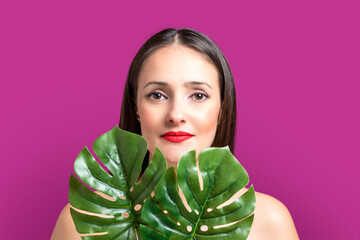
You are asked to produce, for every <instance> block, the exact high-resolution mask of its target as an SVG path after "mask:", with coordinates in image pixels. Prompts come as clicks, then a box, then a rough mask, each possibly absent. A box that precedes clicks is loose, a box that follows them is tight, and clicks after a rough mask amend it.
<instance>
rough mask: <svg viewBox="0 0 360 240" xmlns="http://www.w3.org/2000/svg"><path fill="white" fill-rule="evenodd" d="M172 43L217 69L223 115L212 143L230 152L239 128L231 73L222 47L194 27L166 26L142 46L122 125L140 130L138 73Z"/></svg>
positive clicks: (124, 103) (129, 84)
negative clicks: (150, 57) (227, 148)
mask: <svg viewBox="0 0 360 240" xmlns="http://www.w3.org/2000/svg"><path fill="white" fill-rule="evenodd" d="M172 44H180V45H182V46H185V47H189V48H191V49H193V50H195V51H197V52H199V53H200V54H201V55H202V56H203V57H204V58H205V59H207V60H208V61H210V62H211V63H212V64H213V65H214V66H215V68H216V69H217V71H218V75H219V84H220V93H221V110H220V113H221V115H220V119H219V122H218V128H217V130H216V134H215V138H214V141H213V143H212V145H211V146H212V147H224V146H229V148H230V150H231V152H233V150H234V139H235V128H236V96H235V86H234V80H233V76H232V73H231V70H230V68H229V64H228V62H227V61H226V59H225V56H224V54H223V53H222V52H221V50H220V49H219V47H218V46H217V45H216V44H215V43H214V42H213V41H212V40H211V39H210V38H209V37H207V36H205V35H204V34H202V33H200V32H198V31H195V30H192V29H187V28H181V29H179V30H177V29H173V28H168V29H164V30H162V31H160V32H158V33H157V34H155V35H153V36H152V37H150V38H149V39H148V40H147V41H146V42H145V44H144V45H143V46H142V47H141V48H140V50H139V51H138V53H137V54H136V56H135V58H134V60H133V61H132V63H131V65H130V69H129V73H128V76H127V79H126V84H125V89H124V95H123V100H122V105H121V113H120V122H119V127H120V128H122V129H124V130H126V131H130V132H133V133H137V134H141V128H140V122H139V121H138V119H137V115H136V109H137V107H136V95H137V87H138V77H139V73H140V71H141V69H142V66H143V64H144V62H145V61H146V59H147V58H148V57H149V56H150V55H151V54H152V53H154V52H155V51H156V50H158V49H160V48H162V47H165V46H169V45H172ZM146 159H147V158H146ZM144 162H145V161H144ZM146 164H147V163H146Z"/></svg>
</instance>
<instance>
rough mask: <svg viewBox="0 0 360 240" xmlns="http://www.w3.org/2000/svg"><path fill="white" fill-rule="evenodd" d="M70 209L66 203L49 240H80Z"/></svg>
mask: <svg viewBox="0 0 360 240" xmlns="http://www.w3.org/2000/svg"><path fill="white" fill-rule="evenodd" d="M70 208H71V206H70V204H69V203H68V204H66V206H65V207H64V208H63V210H62V211H61V213H60V215H59V218H58V220H57V222H56V225H55V228H54V231H53V233H52V235H51V240H65V239H68V240H81V237H80V235H79V233H78V232H77V231H76V228H75V225H74V222H73V220H72V218H71V213H70Z"/></svg>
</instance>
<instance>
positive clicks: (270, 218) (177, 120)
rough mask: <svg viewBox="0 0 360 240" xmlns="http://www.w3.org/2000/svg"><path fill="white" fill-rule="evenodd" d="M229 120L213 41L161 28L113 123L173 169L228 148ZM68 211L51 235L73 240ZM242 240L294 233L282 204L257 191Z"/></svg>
mask: <svg viewBox="0 0 360 240" xmlns="http://www.w3.org/2000/svg"><path fill="white" fill-rule="evenodd" d="M235 125H236V98H235V88H234V82H233V77H232V74H231V71H230V68H229V65H228V63H227V61H226V59H225V57H224V55H223V54H222V52H221V50H220V49H219V48H218V47H217V45H216V44H215V43H214V42H213V41H211V40H210V39H209V38H208V37H206V36H205V35H203V34H201V33H199V32H197V31H194V30H191V29H180V30H176V29H165V30H163V31H161V32H159V33H157V34H155V35H154V36H152V37H151V38H150V39H149V40H148V41H147V42H146V43H145V44H144V45H143V46H142V47H141V49H140V50H139V52H138V53H137V55H136V56H135V58H134V60H133V62H132V64H131V67H130V70H129V74H128V78H127V82H126V86H125V91H124V95H123V102H122V108H121V115H120V124H119V126H120V128H122V129H124V130H127V131H131V132H135V133H138V134H141V135H142V136H143V137H144V138H145V139H146V141H147V143H148V150H149V151H148V153H149V154H148V157H147V158H146V159H151V158H152V156H153V153H154V151H155V146H157V147H158V148H159V149H160V150H161V151H162V153H163V154H164V156H165V158H166V160H167V162H168V166H171V165H175V166H176V164H177V162H178V161H179V159H180V157H181V156H182V155H183V154H185V153H186V152H188V151H190V150H193V149H195V150H196V153H197V154H199V152H200V151H201V150H203V149H205V148H208V147H210V146H214V147H223V146H229V147H230V150H231V151H233V149H234V133H235ZM146 164H147V162H145V164H144V165H145V166H146ZM245 191H246V189H242V190H241V191H240V192H239V193H238V195H241V194H242V193H244V192H245ZM69 208H70V206H69V204H68V205H67V206H66V207H65V208H64V209H63V211H62V212H61V214H60V216H59V219H58V222H57V224H56V226H55V229H54V232H53V236H52V239H54V240H55V239H80V236H79V235H78V234H77V232H76V229H75V227H74V224H73V221H72V219H71V215H70V211H69ZM248 239H287V240H291V239H298V235H297V233H296V229H295V226H294V223H293V220H292V218H291V215H290V213H289V211H288V210H287V209H286V207H285V206H284V205H283V204H282V203H281V202H279V201H278V200H276V199H275V198H273V197H271V196H269V195H266V194H262V193H258V192H257V193H256V209H255V218H254V222H253V225H252V228H251V231H250V234H249V237H248Z"/></svg>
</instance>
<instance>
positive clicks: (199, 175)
mask: <svg viewBox="0 0 360 240" xmlns="http://www.w3.org/2000/svg"><path fill="white" fill-rule="evenodd" d="M196 168H197V173H198V178H199V185H200V191H203V190H204V180H203V178H202V176H201V174H200V168H199V159H198V158H197V159H196Z"/></svg>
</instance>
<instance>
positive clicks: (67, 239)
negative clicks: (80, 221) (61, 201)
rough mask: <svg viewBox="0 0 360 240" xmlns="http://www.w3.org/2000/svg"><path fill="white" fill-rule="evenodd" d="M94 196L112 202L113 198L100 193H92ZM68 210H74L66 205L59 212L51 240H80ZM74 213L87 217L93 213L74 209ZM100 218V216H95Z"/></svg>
mask: <svg viewBox="0 0 360 240" xmlns="http://www.w3.org/2000/svg"><path fill="white" fill-rule="evenodd" d="M94 192H95V193H96V194H99V195H100V196H102V197H103V198H106V199H109V200H113V201H115V199H114V198H112V197H109V196H107V195H105V194H104V193H102V192H99V191H94ZM70 208H73V209H76V208H74V207H72V206H71V205H70V203H68V204H66V206H65V207H64V208H63V210H62V211H61V213H60V215H59V218H58V220H57V222H56V225H55V228H54V231H53V233H52V235H51V240H81V236H80V234H79V233H78V232H77V231H76V228H75V224H74V221H73V219H72V217H71V213H70ZM76 211H78V212H81V213H86V214H88V215H94V214H93V213H89V212H86V211H84V210H79V209H76ZM97 215H98V216H101V214H97ZM86 235H87V234H83V235H82V236H86Z"/></svg>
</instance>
